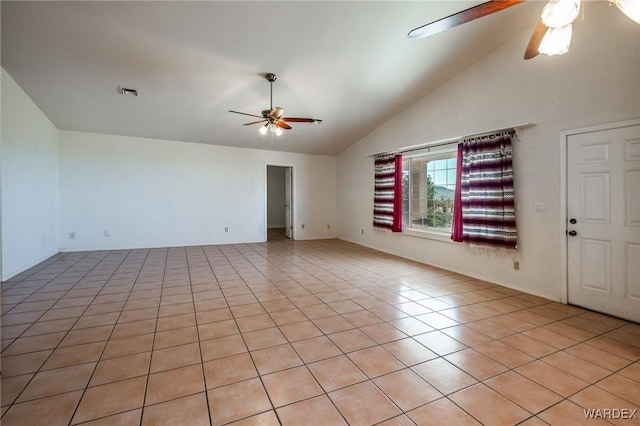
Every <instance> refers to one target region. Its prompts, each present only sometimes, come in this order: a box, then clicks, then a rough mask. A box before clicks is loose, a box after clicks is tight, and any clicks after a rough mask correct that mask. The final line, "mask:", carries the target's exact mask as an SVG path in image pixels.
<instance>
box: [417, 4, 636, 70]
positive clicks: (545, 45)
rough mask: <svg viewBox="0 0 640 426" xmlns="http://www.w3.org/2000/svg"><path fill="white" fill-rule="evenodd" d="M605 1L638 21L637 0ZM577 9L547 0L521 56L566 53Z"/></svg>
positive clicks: (489, 9)
mask: <svg viewBox="0 0 640 426" xmlns="http://www.w3.org/2000/svg"><path fill="white" fill-rule="evenodd" d="M523 2H524V0H490V1H487V2H485V3H481V4H479V5H477V6H474V7H471V8H469V9H465V10H463V11H461V12H458V13H454V14H453V15H449V16H447V17H444V18H442V19H438V20H436V21H433V22H429V23H428V24H425V25H423V26H421V27H418V28H415V29H413V30H411V31H410V32H409V34H407V36H408V37H409V38H412V39H415V38H423V37H427V36H430V35H433V34H437V33H439V32H442V31H445V30H448V29H449V28H453V27H455V26H458V25H461V24H465V23H467V22H471V21H473V20H475V19H478V18H482V17H484V16H487V15H491V14H492V13H495V12H499V11H501V10H503V9H506V8H508V7H511V6H515V5H517V4H520V3H523ZM609 4H610V5H613V4H615V5H616V6H618V8H619V9H620V10H621V11H622V12H623V13H624V14H625V15H627V16H628V17H629V18H631V19H633V20H634V21H636V22H638V23H640V0H609ZM579 12H580V0H550V1H549V2H548V3H547V5H546V6H545V7H544V9H543V10H542V14H541V17H540V20H539V21H538V23H537V25H536V27H535V29H534V30H533V34H532V35H531V39H530V40H529V44H528V45H527V48H526V50H525V53H524V59H531V58H534V57H536V56H538V54H539V53H544V54H546V55H561V54H563V53H566V52H567V51H568V50H569V44H570V43H571V23H572V22H573V21H574V20H575V19H576V18H577V17H578V14H579Z"/></svg>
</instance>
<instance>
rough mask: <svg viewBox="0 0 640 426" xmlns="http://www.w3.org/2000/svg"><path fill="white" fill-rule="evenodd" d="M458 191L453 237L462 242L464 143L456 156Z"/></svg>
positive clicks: (454, 204)
mask: <svg viewBox="0 0 640 426" xmlns="http://www.w3.org/2000/svg"><path fill="white" fill-rule="evenodd" d="M456 160H457V164H456V192H455V194H454V196H453V222H452V224H451V239H452V240H453V241H455V242H458V243H461V242H463V241H464V239H463V237H462V235H463V226H462V223H463V221H462V144H461V143H459V144H458V156H457V158H456Z"/></svg>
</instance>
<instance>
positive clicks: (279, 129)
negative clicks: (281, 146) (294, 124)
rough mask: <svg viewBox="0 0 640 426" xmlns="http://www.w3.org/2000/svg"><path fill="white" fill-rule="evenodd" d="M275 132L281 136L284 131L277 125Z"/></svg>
mask: <svg viewBox="0 0 640 426" xmlns="http://www.w3.org/2000/svg"><path fill="white" fill-rule="evenodd" d="M275 133H276V136H280V135H281V134H282V133H283V132H282V129H281V128H280V127H276V130H275Z"/></svg>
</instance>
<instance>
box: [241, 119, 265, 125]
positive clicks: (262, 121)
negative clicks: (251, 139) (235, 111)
mask: <svg viewBox="0 0 640 426" xmlns="http://www.w3.org/2000/svg"><path fill="white" fill-rule="evenodd" d="M266 122H267V120H258V121H252V122H251V123H244V124H243V126H251V125H252V124H258V123H266Z"/></svg>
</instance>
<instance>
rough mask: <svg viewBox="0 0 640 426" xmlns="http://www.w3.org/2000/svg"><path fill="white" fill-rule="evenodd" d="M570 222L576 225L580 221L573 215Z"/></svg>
mask: <svg viewBox="0 0 640 426" xmlns="http://www.w3.org/2000/svg"><path fill="white" fill-rule="evenodd" d="M569 223H570V224H572V225H575V224H576V223H578V221H577V220H576V218H575V217H572V218H571V219H569Z"/></svg>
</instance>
